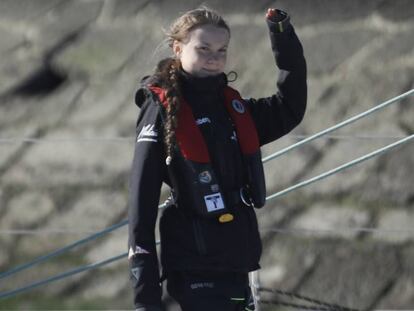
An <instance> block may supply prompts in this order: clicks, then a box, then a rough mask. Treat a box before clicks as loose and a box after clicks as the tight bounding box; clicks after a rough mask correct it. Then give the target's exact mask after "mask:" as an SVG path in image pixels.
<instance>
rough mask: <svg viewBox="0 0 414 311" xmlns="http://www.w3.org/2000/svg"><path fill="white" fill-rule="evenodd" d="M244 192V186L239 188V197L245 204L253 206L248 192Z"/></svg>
mask: <svg viewBox="0 0 414 311" xmlns="http://www.w3.org/2000/svg"><path fill="white" fill-rule="evenodd" d="M245 192H247V190H246V188H243V187H242V188H240V199H241V200H242V202H243V203H244V204H245V205H247V206H251V207H253V206H254V205H253V200H252V198H251V197H250V195H248V193H247V194H245ZM246 196H247V198H248V199H246Z"/></svg>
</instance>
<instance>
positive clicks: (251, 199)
mask: <svg viewBox="0 0 414 311" xmlns="http://www.w3.org/2000/svg"><path fill="white" fill-rule="evenodd" d="M266 21H267V25H268V27H269V33H270V40H271V46H272V51H273V54H274V57H275V61H276V64H277V66H278V67H279V69H280V73H279V77H278V82H277V90H276V93H275V94H274V95H272V96H270V97H265V98H259V99H253V98H250V99H243V98H241V96H240V94H239V93H238V92H237V91H236V90H234V89H233V88H231V87H229V86H228V81H227V78H226V74H224V73H223V71H224V68H225V64H226V56H227V48H228V44H229V40H230V29H229V27H228V25H227V24H226V22H225V21H224V20H223V19H222V18H221V17H220V16H219V15H218V14H217V13H215V12H214V11H211V10H209V9H207V8H199V9H195V10H192V11H189V12H187V13H185V14H184V15H182V16H180V17H179V18H178V19H177V20H176V21H175V22H174V23H173V24H172V26H171V28H170V31H169V33H168V40H169V46H170V47H171V49H172V52H173V57H171V58H167V59H164V60H162V61H160V63H159V64H158V66H157V68H156V70H155V72H154V74H153V75H152V76H149V77H146V78H144V79H143V80H142V82H141V86H140V87H139V89H138V91H137V93H136V97H135V101H136V104H137V105H138V106H139V107H140V108H141V111H140V115H139V118H138V121H137V127H136V130H137V132H136V134H137V136H136V137H137V140H136V147H135V154H134V160H133V165H132V172H131V179H130V196H129V262H130V268H131V280H132V282H133V288H134V303H135V307H136V308H137V310H141V311H157V310H162V305H161V285H160V280H161V279H160V275H159V267H158V259H157V252H156V245H155V233H154V231H155V223H156V219H157V213H158V203H159V198H160V188H161V185H162V183H163V182H165V183H166V184H168V185H169V186H170V187H171V190H172V191H171V196H170V198H169V200H168V204H167V205H168V207H167V208H166V209H165V210H164V212H163V214H162V217H161V221H160V234H161V264H162V268H163V277H162V279H164V278H166V280H167V289H168V292H169V294H170V295H171V296H172V297H173V298H174V299H175V300H177V301H178V303H179V304H180V306H181V308H182V310H183V311H203V310H209V311H211V310H220V311H230V310H253V309H254V306H253V304H252V302H251V297H250V296H251V295H250V290H249V287H248V272H249V271H253V270H256V269H259V259H260V256H261V241H260V235H259V231H258V226H257V219H256V215H255V211H254V208H260V207H262V206H263V205H264V203H265V192H266V189H265V181H264V174H263V166H262V162H261V156H260V146H262V145H264V144H267V143H269V142H272V141H274V140H275V139H277V138H279V137H281V136H283V135H285V134H286V133H288V132H290V131H291V130H292V129H293V128H294V127H296V126H297V125H298V124H299V123H300V122H301V120H302V118H303V115H304V112H305V107H306V94H307V87H306V62H305V59H304V56H303V50H302V46H301V43H300V42H299V40H298V38H297V36H296V34H295V31H294V28H293V27H292V25H291V24H290V22H289V17H288V15H287V14H286V13H285V12H282V11H280V10H276V9H269V10H268V13H267V15H266ZM257 87H260V86H259V85H258V86H257Z"/></svg>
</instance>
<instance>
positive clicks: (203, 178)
mask: <svg viewBox="0 0 414 311" xmlns="http://www.w3.org/2000/svg"><path fill="white" fill-rule="evenodd" d="M198 180H199V181H200V182H201V183H203V184H209V183H211V180H212V177H211V174H210V172H209V171H204V172H201V173H200V174H199V175H198Z"/></svg>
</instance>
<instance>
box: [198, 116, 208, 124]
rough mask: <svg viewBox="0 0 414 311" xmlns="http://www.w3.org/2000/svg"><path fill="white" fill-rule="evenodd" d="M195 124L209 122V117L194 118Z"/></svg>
mask: <svg viewBox="0 0 414 311" xmlns="http://www.w3.org/2000/svg"><path fill="white" fill-rule="evenodd" d="M196 123H197V125H201V124H205V123H211V120H210V118H207V117H204V118H200V119H197V120H196Z"/></svg>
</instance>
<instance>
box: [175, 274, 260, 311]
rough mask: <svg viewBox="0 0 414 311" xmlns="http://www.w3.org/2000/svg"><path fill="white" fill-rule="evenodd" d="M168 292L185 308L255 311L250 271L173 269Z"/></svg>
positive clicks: (195, 309) (193, 309)
mask: <svg viewBox="0 0 414 311" xmlns="http://www.w3.org/2000/svg"><path fill="white" fill-rule="evenodd" d="M167 291H168V293H169V295H170V296H171V297H172V298H174V299H175V300H176V301H177V302H178V304H179V305H180V307H181V309H182V311H212V310H214V311H250V310H254V302H253V296H252V293H251V290H250V287H249V279H248V274H247V273H233V272H170V273H168V276H167Z"/></svg>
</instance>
